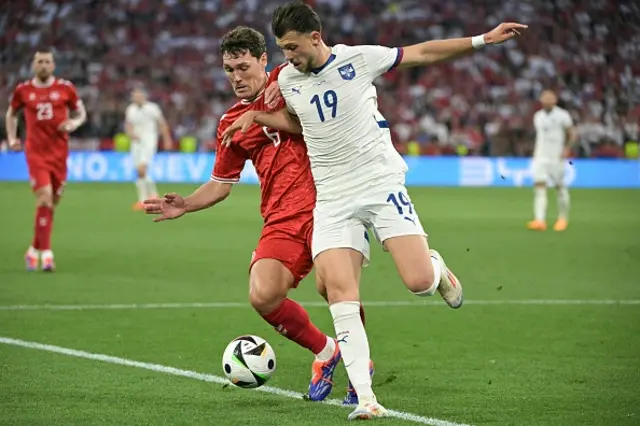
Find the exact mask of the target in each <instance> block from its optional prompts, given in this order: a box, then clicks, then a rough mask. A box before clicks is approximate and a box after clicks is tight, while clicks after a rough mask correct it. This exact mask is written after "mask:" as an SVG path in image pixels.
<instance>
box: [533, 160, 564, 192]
mask: <svg viewBox="0 0 640 426" xmlns="http://www.w3.org/2000/svg"><path fill="white" fill-rule="evenodd" d="M532 168H533V181H534V183H545V184H547V183H550V184H552V185H553V186H562V185H564V161H560V162H555V161H544V160H533V166H532Z"/></svg>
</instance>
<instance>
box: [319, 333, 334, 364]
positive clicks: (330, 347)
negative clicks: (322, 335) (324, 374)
mask: <svg viewBox="0 0 640 426" xmlns="http://www.w3.org/2000/svg"><path fill="white" fill-rule="evenodd" d="M335 351H336V341H335V340H333V339H332V338H330V337H327V343H326V344H325V345H324V349H322V350H321V351H320V353H318V354H316V359H317V360H318V361H329V360H330V359H331V357H332V356H333V353H334V352H335Z"/></svg>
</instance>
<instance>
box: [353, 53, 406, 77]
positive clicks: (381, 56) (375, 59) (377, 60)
mask: <svg viewBox="0 0 640 426" xmlns="http://www.w3.org/2000/svg"><path fill="white" fill-rule="evenodd" d="M356 49H358V50H359V51H360V53H361V54H362V56H364V60H365V62H366V63H367V66H368V67H369V70H370V71H371V73H372V74H373V78H374V79H375V78H376V77H378V76H380V75H382V74H384V73H386V72H389V71H393V69H394V68H396V67H397V66H398V65H400V62H402V55H403V54H404V50H403V48H402V47H385V46H356Z"/></svg>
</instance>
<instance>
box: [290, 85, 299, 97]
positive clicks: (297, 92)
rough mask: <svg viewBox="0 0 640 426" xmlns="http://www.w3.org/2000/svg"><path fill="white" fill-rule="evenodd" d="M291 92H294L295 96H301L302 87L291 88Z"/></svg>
mask: <svg viewBox="0 0 640 426" xmlns="http://www.w3.org/2000/svg"><path fill="white" fill-rule="evenodd" d="M291 91H292V92H293V93H294V94H296V95H300V94H301V93H300V87H299V86H298V87H292V88H291Z"/></svg>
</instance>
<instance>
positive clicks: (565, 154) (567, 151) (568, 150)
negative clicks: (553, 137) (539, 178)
mask: <svg viewBox="0 0 640 426" xmlns="http://www.w3.org/2000/svg"><path fill="white" fill-rule="evenodd" d="M562 158H564V159H565V160H567V159H569V158H571V148H569V147H566V148H565V149H564V150H563V151H562Z"/></svg>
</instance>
